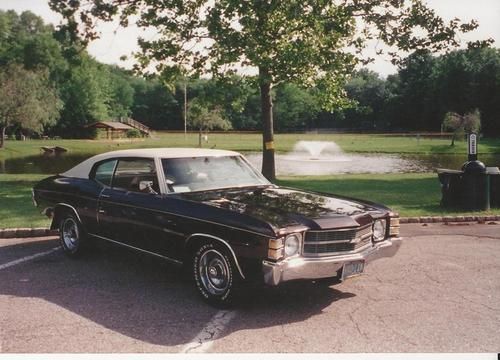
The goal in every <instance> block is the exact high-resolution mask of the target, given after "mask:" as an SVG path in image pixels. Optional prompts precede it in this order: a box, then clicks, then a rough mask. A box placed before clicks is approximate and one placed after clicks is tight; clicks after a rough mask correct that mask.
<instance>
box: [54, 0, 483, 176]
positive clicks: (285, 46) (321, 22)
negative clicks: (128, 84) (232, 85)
mask: <svg viewBox="0 0 500 360" xmlns="http://www.w3.org/2000/svg"><path fill="white" fill-rule="evenodd" d="M50 5H51V8H52V9H53V10H55V11H57V12H59V13H60V14H62V15H63V17H64V18H65V19H66V23H65V25H64V26H63V27H62V28H61V31H69V32H70V33H71V34H72V36H73V38H74V39H75V41H76V40H77V38H83V40H84V41H85V42H87V41H91V40H93V39H95V38H97V37H98V35H99V34H98V33H97V30H96V25H97V24H98V23H99V22H100V21H113V20H115V19H117V18H118V19H119V21H120V24H121V25H122V26H127V25H128V24H129V21H130V20H132V21H133V22H134V23H135V24H136V25H138V26H140V27H142V28H155V29H156V30H157V33H158V36H157V37H155V38H153V39H152V40H146V39H140V40H139V45H140V47H141V52H140V53H139V54H137V59H138V62H139V64H138V68H140V69H142V70H145V69H148V68H151V67H154V68H155V69H156V70H157V71H160V72H162V73H163V74H164V76H165V77H174V76H179V75H186V73H187V74H201V73H210V74H212V75H213V76H214V77H225V76H228V75H232V74H234V73H235V72H236V71H237V69H238V68H241V67H253V68H255V69H256V70H257V71H258V85H259V88H260V97H261V118H262V124H263V165H262V172H263V174H264V175H265V176H266V177H267V178H268V179H271V180H273V179H274V178H275V166H274V134H273V116H272V114H273V112H272V105H273V101H272V96H271V88H272V87H273V86H275V85H277V84H279V83H281V82H284V81H291V82H297V83H300V84H301V85H303V86H314V85H318V86H319V87H320V88H321V89H322V90H323V92H322V94H323V103H324V105H325V106H329V107H333V106H335V105H337V106H340V105H342V104H343V99H344V93H343V90H342V85H343V84H344V82H345V80H346V78H347V76H348V75H349V74H350V73H351V72H352V71H353V69H354V67H355V65H356V64H357V63H359V62H360V61H362V60H366V59H365V58H364V57H363V55H362V50H363V48H365V47H366V44H367V41H368V40H371V39H374V38H377V39H380V40H381V41H383V42H385V43H386V44H388V45H390V46H392V47H394V48H398V49H401V50H402V51H405V52H408V51H410V50H412V49H417V50H422V49H430V50H432V51H441V50H445V49H446V48H448V47H450V46H457V45H458V44H459V42H458V40H457V36H456V35H457V33H460V32H467V31H470V30H473V29H475V28H476V27H477V23H476V22H474V21H472V22H470V23H465V24H462V23H461V22H460V21H459V20H458V19H453V20H452V21H450V22H449V23H445V22H444V21H443V20H442V19H441V18H440V17H439V16H437V15H436V14H435V13H434V12H433V11H432V10H431V9H429V8H427V7H426V6H425V5H424V3H423V1H422V0H408V1H404V0H338V1H327V0H300V1H298V0H289V1H278V0H220V1H215V2H214V1H209V0H199V1H194V0H192V1H163V0H128V1H122V0H108V1H102V0H90V1H89V2H86V3H85V4H83V3H81V2H80V1H75V0H50ZM489 42H491V41H488V40H487V41H486V42H478V43H475V44H471V46H483V45H487V44H488V43H489ZM353 49H355V50H357V51H353ZM389 55H390V56H392V57H393V58H394V59H395V60H394V61H397V59H398V53H397V52H395V51H393V52H390V53H389Z"/></svg>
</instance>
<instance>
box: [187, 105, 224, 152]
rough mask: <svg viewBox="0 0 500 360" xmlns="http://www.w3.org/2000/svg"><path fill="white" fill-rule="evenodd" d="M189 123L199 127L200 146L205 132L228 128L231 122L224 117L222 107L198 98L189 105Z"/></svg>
mask: <svg viewBox="0 0 500 360" xmlns="http://www.w3.org/2000/svg"><path fill="white" fill-rule="evenodd" d="M187 119H188V125H189V126H191V127H193V128H195V129H198V131H199V132H198V146H199V147H201V146H202V136H203V132H204V131H205V132H207V131H209V130H213V129H221V130H228V129H230V128H231V123H230V122H229V121H228V120H227V119H226V118H224V115H223V112H222V110H221V109H220V107H213V106H210V105H209V104H208V103H206V102H204V101H202V100H200V99H198V98H196V99H194V100H192V101H191V102H190V104H189V106H188V116H187Z"/></svg>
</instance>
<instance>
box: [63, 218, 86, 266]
mask: <svg viewBox="0 0 500 360" xmlns="http://www.w3.org/2000/svg"><path fill="white" fill-rule="evenodd" d="M59 239H60V243H61V247H62V248H63V251H64V252H65V253H66V254H67V255H68V256H71V257H78V256H80V255H81V253H82V252H83V251H84V248H85V234H84V231H83V229H82V227H81V225H80V222H79V221H78V219H76V217H75V216H74V215H72V214H66V215H65V216H64V217H63V218H62V220H61V222H60V225H59Z"/></svg>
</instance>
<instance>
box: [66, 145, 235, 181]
mask: <svg viewBox="0 0 500 360" xmlns="http://www.w3.org/2000/svg"><path fill="white" fill-rule="evenodd" d="M235 155H241V154H239V153H237V152H235V151H229V150H215V149H200V148H156V149H128V150H118V151H110V152H107V153H103V154H99V155H95V156H92V157H91V158H89V159H87V160H84V161H82V162H81V163H80V164H78V165H76V166H75V167H74V168H72V169H70V170H68V171H66V172H64V173H62V174H61V175H63V176H68V177H75V178H81V179H88V178H89V173H90V170H92V166H94V164H95V163H96V162H99V161H102V160H106V159H112V158H123V157H141V158H161V159H178V158H189V157H201V156H214V157H217V156H235Z"/></svg>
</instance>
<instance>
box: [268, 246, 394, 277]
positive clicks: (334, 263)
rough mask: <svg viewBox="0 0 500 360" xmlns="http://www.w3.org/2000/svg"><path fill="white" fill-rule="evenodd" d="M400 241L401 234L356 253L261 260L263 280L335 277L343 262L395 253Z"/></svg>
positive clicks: (371, 258)
mask: <svg viewBox="0 0 500 360" xmlns="http://www.w3.org/2000/svg"><path fill="white" fill-rule="evenodd" d="M401 242H402V239H401V238H389V239H387V240H384V241H381V242H379V243H376V244H374V245H373V246H371V247H369V248H367V249H365V250H362V251H360V252H357V253H349V254H339V255H334V256H328V257H317V258H313V257H302V256H301V257H294V258H291V259H285V260H282V261H278V262H271V261H266V260H264V261H263V264H262V268H263V272H264V283H265V284H267V285H273V286H275V285H278V284H280V283H282V282H285V281H290V280H300V279H304V280H305V279H311V280H313V279H323V278H330V277H335V276H337V275H339V274H338V272H339V270H341V269H342V267H343V266H344V264H346V263H349V262H352V261H359V260H364V261H365V262H366V263H369V262H371V261H373V260H376V259H379V258H383V257H391V256H394V254H396V252H397V251H398V250H399V247H400V246H401Z"/></svg>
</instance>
